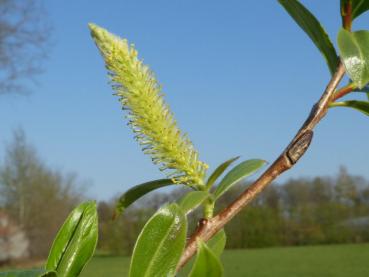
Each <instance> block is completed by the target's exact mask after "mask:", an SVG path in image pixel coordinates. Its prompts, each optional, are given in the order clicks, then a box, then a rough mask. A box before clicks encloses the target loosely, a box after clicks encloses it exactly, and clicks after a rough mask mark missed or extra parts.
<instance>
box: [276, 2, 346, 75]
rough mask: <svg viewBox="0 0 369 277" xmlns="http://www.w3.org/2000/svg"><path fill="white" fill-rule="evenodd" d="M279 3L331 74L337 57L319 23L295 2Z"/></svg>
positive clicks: (336, 63)
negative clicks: (322, 58)
mask: <svg viewBox="0 0 369 277" xmlns="http://www.w3.org/2000/svg"><path fill="white" fill-rule="evenodd" d="M279 3H280V4H281V5H282V6H283V7H284V8H285V10H286V11H287V12H288V13H289V14H290V16H291V17H292V18H293V19H294V20H295V22H296V23H297V24H298V25H299V26H300V27H301V28H302V29H303V30H304V31H305V33H306V34H307V35H308V36H309V37H310V39H311V40H312V41H313V42H314V44H315V45H316V47H318V49H319V51H320V52H321V53H322V54H323V56H324V58H325V60H326V62H327V64H328V67H329V70H330V72H331V74H333V73H334V72H335V71H336V69H337V66H338V64H339V57H338V55H337V53H336V50H335V49H334V46H333V44H332V42H331V40H330V39H329V37H328V35H327V33H326V32H325V30H324V29H323V27H322V26H321V24H320V23H319V21H318V20H317V19H316V18H315V16H314V15H313V14H312V13H311V12H310V11H309V10H308V9H307V8H305V7H304V6H303V5H302V4H301V3H300V2H299V1H297V0H279Z"/></svg>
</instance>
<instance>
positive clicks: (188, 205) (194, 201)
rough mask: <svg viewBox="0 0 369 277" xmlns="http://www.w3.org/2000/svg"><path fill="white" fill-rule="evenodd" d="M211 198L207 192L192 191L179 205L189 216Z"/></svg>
mask: <svg viewBox="0 0 369 277" xmlns="http://www.w3.org/2000/svg"><path fill="white" fill-rule="evenodd" d="M209 196H210V195H209V193H208V192H206V191H191V192H189V193H187V194H186V195H185V196H184V197H183V198H182V199H181V200H180V202H179V204H178V205H179V206H180V207H181V209H182V210H183V211H184V213H185V214H189V213H190V212H191V211H193V210H194V209H196V208H197V207H198V206H200V205H201V204H202V203H203V202H204V201H205V200H206V199H207V198H208V197H209Z"/></svg>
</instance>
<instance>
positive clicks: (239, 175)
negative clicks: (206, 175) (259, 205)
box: [214, 159, 266, 199]
mask: <svg viewBox="0 0 369 277" xmlns="http://www.w3.org/2000/svg"><path fill="white" fill-rule="evenodd" d="M265 163H266V162H265V161H263V160H258V159H255V160H247V161H244V162H242V163H240V164H239V165H237V166H236V167H234V168H233V169H232V170H231V171H229V172H228V173H227V175H226V176H224V178H223V180H222V181H221V182H220V183H219V185H218V187H217V188H216V190H215V192H214V197H215V199H218V198H219V197H220V196H221V195H222V194H224V193H225V192H226V191H227V190H229V189H230V188H231V187H232V186H233V185H234V184H236V183H237V182H239V181H240V180H242V179H243V178H245V177H247V176H249V175H251V174H253V173H254V172H255V171H257V170H258V169H259V168H260V167H262V166H263V165H265Z"/></svg>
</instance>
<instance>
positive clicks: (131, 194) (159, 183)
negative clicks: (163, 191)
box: [114, 179, 174, 217]
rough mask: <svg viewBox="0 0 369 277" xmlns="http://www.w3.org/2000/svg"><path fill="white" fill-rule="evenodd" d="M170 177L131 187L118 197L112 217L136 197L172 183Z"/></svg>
mask: <svg viewBox="0 0 369 277" xmlns="http://www.w3.org/2000/svg"><path fill="white" fill-rule="evenodd" d="M173 184H174V183H173V181H172V180H171V179H160V180H155V181H150V182H146V183H143V184H140V185H137V186H134V187H132V188H131V189H129V190H127V191H126V192H125V193H123V194H122V196H121V197H119V200H118V202H117V204H116V207H115V215H114V217H116V216H118V215H119V214H121V213H122V212H123V211H124V210H125V209H126V208H127V207H128V206H129V205H131V204H132V203H133V202H135V201H136V200H137V199H139V198H141V197H142V196H144V195H145V194H147V193H149V192H150V191H153V190H156V189H159V188H162V187H166V186H170V185H173Z"/></svg>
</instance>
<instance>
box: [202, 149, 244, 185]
mask: <svg viewBox="0 0 369 277" xmlns="http://www.w3.org/2000/svg"><path fill="white" fill-rule="evenodd" d="M238 158H239V156H238V157H235V158H232V159H229V160H228V161H225V162H224V163H222V164H221V165H219V166H218V167H217V168H216V169H215V170H214V172H213V173H212V174H211V175H210V177H209V179H208V181H207V183H206V187H207V188H211V187H212V185H213V184H214V183H215V181H216V180H217V179H218V178H219V176H220V175H222V174H223V172H224V171H225V170H226V169H227V168H228V167H229V166H230V165H231V164H232V163H233V162H234V161H235V160H237V159H238Z"/></svg>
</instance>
